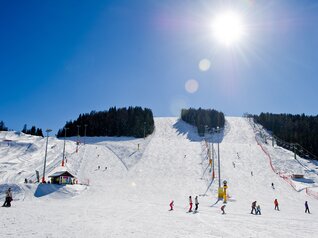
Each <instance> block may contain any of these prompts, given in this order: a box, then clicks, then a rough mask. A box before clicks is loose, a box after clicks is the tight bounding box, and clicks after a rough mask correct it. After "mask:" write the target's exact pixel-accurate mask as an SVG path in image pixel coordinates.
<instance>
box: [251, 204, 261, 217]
mask: <svg viewBox="0 0 318 238" xmlns="http://www.w3.org/2000/svg"><path fill="white" fill-rule="evenodd" d="M256 203H257V202H256V201H254V202H252V210H251V214H254V213H253V212H255V215H262V214H261V206H260V205H256Z"/></svg>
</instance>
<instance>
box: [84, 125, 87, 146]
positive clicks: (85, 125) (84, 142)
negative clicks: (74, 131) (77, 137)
mask: <svg viewBox="0 0 318 238" xmlns="http://www.w3.org/2000/svg"><path fill="white" fill-rule="evenodd" d="M84 126H85V130H84V145H85V142H86V128H87V124H85V125H84Z"/></svg>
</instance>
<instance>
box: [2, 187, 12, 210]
mask: <svg viewBox="0 0 318 238" xmlns="http://www.w3.org/2000/svg"><path fill="white" fill-rule="evenodd" d="M12 200H13V199H12V192H11V188H9V189H8V190H7V191H6V200H5V201H4V203H3V205H2V206H3V207H11V201H12Z"/></svg>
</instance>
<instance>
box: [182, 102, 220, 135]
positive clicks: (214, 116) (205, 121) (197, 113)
mask: <svg viewBox="0 0 318 238" xmlns="http://www.w3.org/2000/svg"><path fill="white" fill-rule="evenodd" d="M181 119H182V120H183V121H185V122H187V123H189V124H191V125H193V126H196V127H197V128H198V134H199V135H200V136H204V132H205V128H206V127H207V128H208V129H212V128H217V127H219V128H223V127H224V124H225V118H224V114H223V112H218V111H216V110H214V109H202V108H199V109H194V108H189V109H182V110H181Z"/></svg>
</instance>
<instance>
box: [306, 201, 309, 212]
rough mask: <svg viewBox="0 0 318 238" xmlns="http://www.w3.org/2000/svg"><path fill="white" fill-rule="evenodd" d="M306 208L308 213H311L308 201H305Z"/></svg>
mask: <svg viewBox="0 0 318 238" xmlns="http://www.w3.org/2000/svg"><path fill="white" fill-rule="evenodd" d="M305 208H306V209H305V213H307V212H308V213H309V214H310V211H309V207H308V202H307V201H306V202H305Z"/></svg>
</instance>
